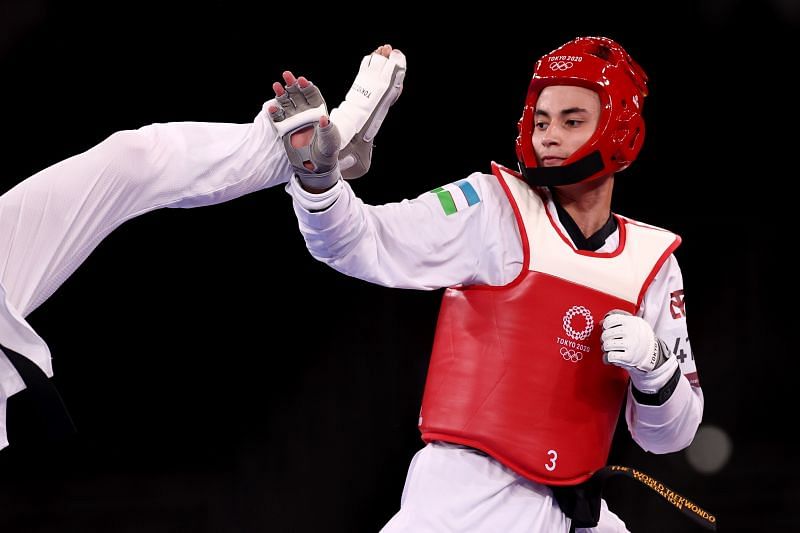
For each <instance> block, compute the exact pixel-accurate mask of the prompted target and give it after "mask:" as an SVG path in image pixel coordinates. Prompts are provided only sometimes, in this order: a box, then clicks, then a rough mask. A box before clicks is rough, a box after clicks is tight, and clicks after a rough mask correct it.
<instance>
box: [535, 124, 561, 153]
mask: <svg viewBox="0 0 800 533" xmlns="http://www.w3.org/2000/svg"><path fill="white" fill-rule="evenodd" d="M539 141H540V142H541V143H542V146H544V147H548V146H553V145H556V144H560V143H561V135H560V132H559V131H558V126H556V125H554V124H550V125H549V126H547V129H546V130H544V132H542V136H541V139H540V140H539Z"/></svg>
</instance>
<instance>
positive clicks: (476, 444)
mask: <svg viewBox="0 0 800 533" xmlns="http://www.w3.org/2000/svg"><path fill="white" fill-rule="evenodd" d="M646 95H647V77H646V75H645V72H644V71H643V70H642V68H641V67H640V66H639V65H638V64H637V63H636V62H635V61H634V60H633V59H632V58H631V57H630V55H629V54H628V53H627V52H626V51H625V50H624V49H623V48H622V47H621V46H620V45H619V44H618V43H616V42H615V41H613V40H611V39H608V38H604V37H582V38H577V39H574V40H572V41H570V42H568V43H566V44H564V45H562V46H561V47H559V48H558V49H556V50H554V51H553V52H550V53H548V54H545V55H544V56H543V57H542V58H541V59H540V60H539V61H538V62H537V63H536V66H535V68H534V73H533V78H532V80H531V83H530V86H529V88H528V93H527V97H526V100H525V106H524V109H523V113H522V118H521V119H520V121H519V125H518V127H519V137H518V138H517V155H518V159H519V172H515V171H513V170H511V169H508V168H505V167H503V166H501V165H498V164H495V163H492V166H491V173H490V174H489V173H480V172H476V173H474V174H471V175H469V176H468V177H466V178H465V179H462V180H459V181H457V182H454V183H450V184H448V185H445V186H443V187H439V188H437V189H435V190H433V191H431V192H428V193H425V194H422V195H421V196H419V197H417V198H416V199H414V200H410V201H407V200H406V201H402V202H400V203H390V204H386V205H382V206H371V205H366V204H364V203H363V202H362V201H361V200H360V199H358V198H357V197H356V196H355V195H354V193H353V190H352V189H351V188H350V186H349V185H348V183H347V182H345V181H343V180H341V179H339V177H338V175H337V173H336V169H335V166H336V164H335V161H336V158H335V150H334V151H333V152H331V151H330V150H329V151H328V152H326V153H325V154H324V156H325V157H317V158H316V160H315V159H314V158H311V164H309V158H308V157H294V158H293V161H294V162H295V164H294V167H295V172H296V176H295V177H293V178H292V179H291V180H290V181H289V183H288V184H287V191H288V192H289V194H291V196H292V197H293V202H294V209H295V213H296V215H297V217H298V221H299V226H300V229H301V231H302V233H303V235H304V238H305V240H306V244H307V246H308V249H309V251H310V252H311V254H312V255H313V256H314V257H315V258H317V259H318V260H320V261H322V262H324V263H326V264H328V265H330V266H331V267H333V268H335V269H336V270H338V271H341V272H343V273H345V274H347V275H349V276H353V277H357V278H360V279H363V280H367V281H370V282H373V283H376V284H379V285H384V286H389V287H400V288H409V289H421V290H433V289H438V288H442V287H446V288H447V290H446V292H445V294H444V299H443V302H442V306H441V310H440V314H439V319H438V324H437V326H436V336H435V341H434V347H433V353H432V356H431V362H430V366H429V369H428V376H427V383H426V387H425V394H424V397H423V401H422V408H421V411H420V417H419V429H420V431H421V433H422V438H423V440H424V441H425V442H426V443H427V444H426V446H425V447H424V448H423V449H422V450H420V451H419V452H418V453H417V454H416V455H415V457H414V459H413V460H412V462H411V466H410V467H409V471H408V477H407V479H406V484H405V488H404V490H403V496H402V499H401V508H400V510H399V512H398V513H397V514H396V515H395V516H394V517H393V518H392V519H391V520H390V521H389V523H388V524H387V525H386V526H385V527H384V529H383V530H382V531H383V532H384V533H395V532H414V533H425V532H434V531H437V532H438V531H451V532H455V531H459V532H477V531H481V532H482V531H503V532H509V533H516V532H520V533H522V532H526V533H527V532H531V531H545V532H552V531H568V530H569V529H570V527H575V526H577V527H579V528H581V527H592V526H595V524H597V517H598V515H599V525H596V527H594V528H593V529H590V531H627V529H626V528H625V525H624V523H623V522H622V521H621V520H620V519H619V518H618V517H616V516H615V515H613V513H611V512H610V511H608V509H607V507H606V506H605V503H602V504H601V500H600V496H599V493H591V491H585V490H583V489H585V488H586V483H587V481H588V480H591V476H592V475H593V473H595V472H597V471H598V470H599V469H601V468H602V467H604V465H605V464H606V461H607V459H608V453H609V448H610V446H611V440H612V436H613V431H614V428H615V425H616V421H617V418H618V415H619V412H620V409H621V407H622V403H623V402H624V401H626V399H627V404H626V409H625V419H626V421H627V425H628V429H629V430H630V433H631V435H632V437H633V439H634V440H635V441H636V442H637V443H638V444H639V445H640V446H641V447H642V448H643V449H645V450H647V451H650V452H653V453H668V452H674V451H677V450H681V449H683V448H685V447H686V446H688V445H689V444H690V442H691V441H692V439H693V437H694V434H695V431H696V430H697V427H698V425H699V423H700V420H701V418H702V412H703V394H702V391H701V389H700V386H699V382H698V379H697V372H696V368H695V364H694V358H693V355H692V353H691V349H690V346H689V344H688V342H689V341H688V333H687V327H686V310H685V304H684V298H683V281H682V274H681V270H680V268H679V266H678V262H677V260H676V258H675V256H674V255H673V252H674V251H675V249H676V248H677V247H678V245H679V243H680V238H679V237H678V236H676V235H675V234H673V233H671V232H669V231H666V230H664V229H661V228H657V227H654V226H650V225H647V224H643V223H641V222H637V221H635V220H632V219H629V218H626V217H623V216H621V215H618V214H616V213H612V211H611V199H612V193H613V188H614V183H615V176H616V174H617V173H618V172H620V171H622V170H624V169H626V168H627V167H628V166H629V165H630V164H631V163H632V162H633V161H634V160H635V159H636V157H637V155H638V153H639V151H640V149H641V146H642V142H643V140H644V120H643V117H642V105H643V103H644V98H645V96H646ZM284 119H285V117H273V120H277V121H278V123H280V121H281V120H284ZM334 122H335V121H334ZM335 130H336V128H335V127H331V126H330V124H328V123H327V121H325V120H324V119H323V120H322V121H321V125H320V127H318V128H317V131H316V132H315V136H316V137H322V138H326V139H327V141H326V142H325V143H323V144H327V145H329V146H336V145H337V143H336V131H335ZM292 149H293V148H291V147H290V148H289V150H292ZM318 156H319V154H318ZM300 161H302V164H298V162H300ZM318 163H319V164H318ZM582 498H583V499H585V500H586V501H585V502H584V503H588V506H589V508H590V509H593V512H592V513H589V516H587V515H586V514H585V513H582V512H581V509H583V508H585V506H584V505H580V504H576V502H578V503H580V501H581V499H582Z"/></svg>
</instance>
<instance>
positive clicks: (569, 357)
mask: <svg viewBox="0 0 800 533" xmlns="http://www.w3.org/2000/svg"><path fill="white" fill-rule="evenodd" d="M559 353H560V354H561V357H563V358H564V361H572V362H573V363H577V362H578V361H580V360H581V359H583V352H579V351H577V350H570V349H569V348H565V347H563V346H562V347H561V349H560V350H559Z"/></svg>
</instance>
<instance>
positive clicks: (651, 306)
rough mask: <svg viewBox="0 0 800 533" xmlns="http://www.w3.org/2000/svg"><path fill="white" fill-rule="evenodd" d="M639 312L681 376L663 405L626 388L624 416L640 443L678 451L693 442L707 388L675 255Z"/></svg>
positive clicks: (661, 450) (659, 450)
mask: <svg viewBox="0 0 800 533" xmlns="http://www.w3.org/2000/svg"><path fill="white" fill-rule="evenodd" d="M639 315H640V316H641V317H642V318H644V319H645V320H646V321H647V322H648V323H649V324H650V325H652V326H653V330H654V331H655V333H656V336H657V337H658V338H659V339H661V340H663V341H664V342H666V344H667V346H668V347H669V348H670V351H672V357H675V358H677V359H678V362H679V365H680V369H681V372H682V374H683V376H682V377H681V379H680V381H679V382H678V386H677V387H676V388H675V390H674V392H673V393H672V396H670V398H669V399H668V400H667V401H666V402H665V403H664V404H663V405H642V404H640V403H638V402H636V400H635V399H634V397H633V394H631V393H630V392H628V404H627V407H626V410H625V419H626V421H627V423H628V429H629V430H630V432H631V435H632V436H633V440H635V441H636V442H637V443H638V444H639V446H641V447H642V448H643V449H644V450H647V451H650V452H653V453H669V452H676V451H679V450H682V449H683V448H686V447H687V446H689V444H691V442H692V439H693V438H694V435H695V432H696V431H697V428H698V426H699V425H700V421H701V420H702V418H703V391H702V389H701V388H700V384H699V381H698V379H697V367H696V366H695V362H694V355H693V354H692V350H691V347H690V345H689V334H688V332H687V329H686V307H685V303H684V300H683V276H682V275H681V270H680V267H679V266H678V261H677V260H676V259H675V256H673V255H670V257H669V258H668V259H667V261H666V262H665V263H664V265H662V267H661V270H659V272H658V274H657V275H656V277H655V279H654V280H653V282H652V284H651V285H650V287H649V288H648V290H647V292H646V293H645V296H644V301H643V303H642V306H641V309H640V312H639Z"/></svg>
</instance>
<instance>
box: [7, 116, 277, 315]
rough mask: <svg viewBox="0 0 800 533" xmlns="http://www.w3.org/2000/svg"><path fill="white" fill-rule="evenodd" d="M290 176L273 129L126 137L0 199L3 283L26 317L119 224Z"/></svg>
mask: <svg viewBox="0 0 800 533" xmlns="http://www.w3.org/2000/svg"><path fill="white" fill-rule="evenodd" d="M289 176H290V170H289V165H288V162H287V161H286V157H285V154H284V152H283V149H282V147H281V145H280V144H279V143H278V142H277V141H276V139H275V136H274V133H273V132H272V129H271V127H270V125H269V123H268V122H267V121H266V120H265V119H264V118H263V115H259V116H258V117H257V118H256V121H255V122H254V123H253V124H208V123H188V122H187V123H169V124H153V125H150V126H146V127H144V128H141V129H139V130H129V131H122V132H118V133H115V134H113V135H111V136H110V137H109V138H108V139H106V140H105V141H103V142H102V143H100V144H99V145H97V146H95V147H93V148H91V149H90V150H88V151H86V152H84V153H82V154H79V155H76V156H74V157H71V158H69V159H66V160H64V161H61V162H60V163H57V164H55V165H53V166H51V167H49V168H46V169H44V170H42V171H41V172H39V173H37V174H35V175H34V176H32V177H30V178H28V179H27V180H25V181H23V182H21V183H20V184H19V185H17V186H16V187H14V188H13V189H11V190H10V191H9V192H8V193H6V194H4V195H3V196H2V197H0V252H2V256H1V257H2V261H3V265H2V266H3V269H2V281H3V284H4V285H5V287H6V290H7V293H8V299H9V302H10V303H11V304H12V305H13V306H14V307H15V308H16V309H17V310H18V311H19V312H20V314H22V315H23V316H25V315H27V314H28V313H30V312H31V311H32V310H33V309H35V308H36V307H37V306H38V305H39V304H40V303H42V302H43V301H44V300H46V299H47V298H48V297H49V296H50V294H52V293H53V292H54V291H55V290H56V289H57V288H58V286H59V285H61V283H63V281H64V280H65V279H66V278H67V277H68V276H69V275H70V274H71V273H72V272H73V271H74V270H75V269H76V268H77V267H78V265H80V263H81V262H82V261H83V260H84V259H85V258H86V257H87V256H88V255H89V253H90V252H91V251H92V250H93V249H94V248H95V247H96V246H97V244H98V243H99V242H100V241H101V240H102V239H103V238H104V237H105V236H106V235H108V234H109V233H110V232H111V231H112V230H113V229H114V228H116V227H117V226H119V225H120V224H121V223H122V222H124V221H125V220H128V219H130V218H133V217H135V216H137V215H140V214H142V213H146V212H148V211H152V210H154V209H157V208H159V207H196V206H201V205H209V204H214V203H219V202H223V201H226V200H230V199H232V198H236V197H238V196H241V195H243V194H246V193H248V192H252V191H255V190H258V189H261V188H264V187H267V186H270V185H273V184H276V183H279V182H283V181H286V180H287V179H288V177H289Z"/></svg>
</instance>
